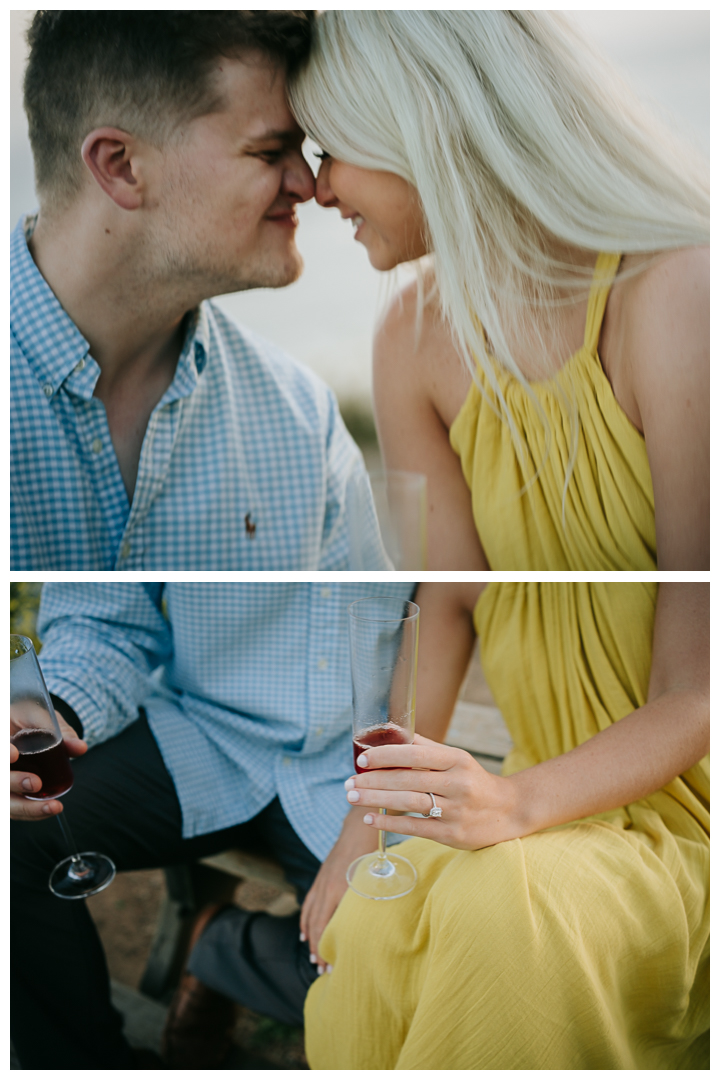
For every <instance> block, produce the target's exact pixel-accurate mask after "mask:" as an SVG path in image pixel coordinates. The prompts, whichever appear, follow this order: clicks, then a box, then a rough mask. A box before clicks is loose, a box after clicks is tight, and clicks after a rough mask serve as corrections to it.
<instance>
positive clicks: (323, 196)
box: [315, 158, 338, 208]
mask: <svg viewBox="0 0 720 1080" xmlns="http://www.w3.org/2000/svg"><path fill="white" fill-rule="evenodd" d="M315 202H318V203H320V205H321V206H325V207H328V208H329V207H332V206H337V203H338V201H337V198H336V196H335V192H334V191H333V189H332V188H331V187H330V162H329V160H328V159H327V158H325V160H324V161H323V162H322V164H321V165H320V169H319V170H318V174H317V180H316V181H315Z"/></svg>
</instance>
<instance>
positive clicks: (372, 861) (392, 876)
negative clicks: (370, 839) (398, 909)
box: [345, 851, 417, 900]
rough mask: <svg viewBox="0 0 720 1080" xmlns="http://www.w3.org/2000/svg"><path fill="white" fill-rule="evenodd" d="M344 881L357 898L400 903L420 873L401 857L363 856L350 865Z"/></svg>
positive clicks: (374, 853) (407, 860)
mask: <svg viewBox="0 0 720 1080" xmlns="http://www.w3.org/2000/svg"><path fill="white" fill-rule="evenodd" d="M345 879H346V881H347V883H348V885H349V886H350V888H351V889H352V891H353V892H356V893H357V894H358V896H364V897H366V898H367V899H368V900H397V898H398V897H400V896H407V894H408V893H409V892H412V890H413V889H414V888H415V885H416V883H417V870H416V869H415V867H414V866H413V864H412V863H411V862H410V860H409V859H406V858H404V856H402V855H384V856H383V855H380V854H379V852H377V851H374V852H373V853H372V855H362V856H361V857H360V858H359V859H356V860H355V862H352V863H350V865H349V866H348V870H347V874H346V875H345Z"/></svg>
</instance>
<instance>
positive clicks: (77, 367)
mask: <svg viewBox="0 0 720 1080" xmlns="http://www.w3.org/2000/svg"><path fill="white" fill-rule="evenodd" d="M84 367H85V361H84V360H78V362H77V364H76V365H75V367H74V368H73V371H82V369H83V368H84Z"/></svg>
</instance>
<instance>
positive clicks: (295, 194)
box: [283, 151, 315, 202]
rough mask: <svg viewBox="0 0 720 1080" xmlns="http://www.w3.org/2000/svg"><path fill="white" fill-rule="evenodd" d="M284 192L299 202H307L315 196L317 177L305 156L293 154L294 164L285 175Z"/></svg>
mask: <svg viewBox="0 0 720 1080" xmlns="http://www.w3.org/2000/svg"><path fill="white" fill-rule="evenodd" d="M283 190H284V192H285V194H286V195H290V196H292V198H294V199H295V200H296V201H297V202H307V201H308V199H312V197H313V195H314V194H315V177H314V176H313V171H312V169H311V168H310V166H309V165H308V163H307V161H306V160H305V158H304V157H303V155H302V154H301V153H300V152H299V151H298V153H297V154H293V161H292V164H291V165H289V166H288V168H287V169H286V170H285V173H284V175H283Z"/></svg>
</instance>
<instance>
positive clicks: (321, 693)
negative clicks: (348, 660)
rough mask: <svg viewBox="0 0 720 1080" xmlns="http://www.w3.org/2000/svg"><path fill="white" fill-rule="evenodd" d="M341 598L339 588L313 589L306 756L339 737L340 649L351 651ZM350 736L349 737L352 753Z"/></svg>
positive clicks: (324, 585)
mask: <svg viewBox="0 0 720 1080" xmlns="http://www.w3.org/2000/svg"><path fill="white" fill-rule="evenodd" d="M340 606H341V596H340V588H339V586H338V585H333V584H314V585H311V586H310V626H309V645H308V715H307V735H306V737H305V744H304V747H303V753H304V754H316V753H319V752H321V751H322V750H323V749H324V748H325V747H326V746H327V744H328V742H330V741H331V739H332V738H333V736H334V735H335V734H336V731H335V730H334V727H335V723H336V721H337V714H338V712H339V711H342V707H341V704H340V703H338V702H337V701H336V700H335V699H336V696H337V683H338V664H339V663H340V661H341V657H340V655H339V653H340V650H341V649H344V648H347V640H346V635H344V634H342V633H338V626H339V621H340V620H341V619H342V618H343V615H344V613H343V612H342V611H340ZM349 752H350V736H349V734H348V753H349Z"/></svg>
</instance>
